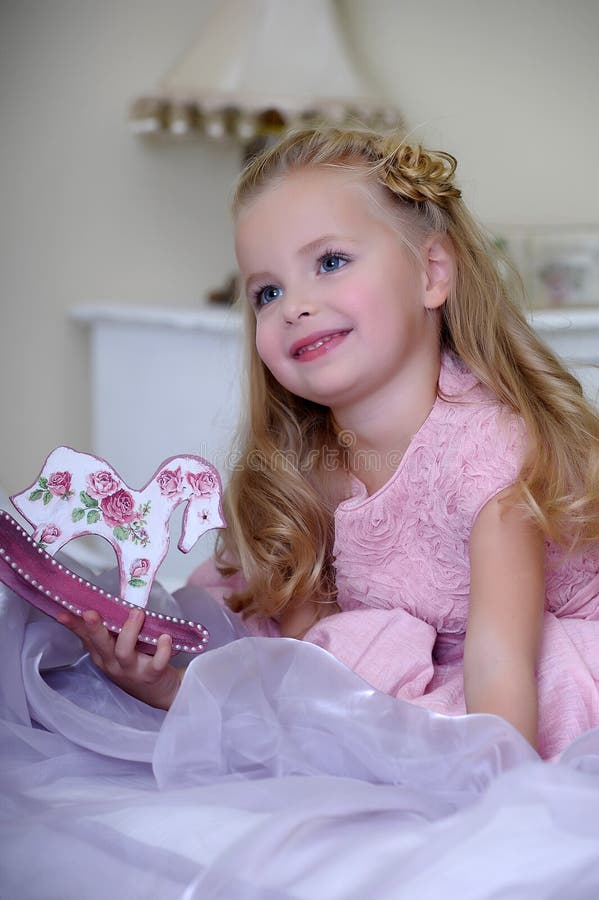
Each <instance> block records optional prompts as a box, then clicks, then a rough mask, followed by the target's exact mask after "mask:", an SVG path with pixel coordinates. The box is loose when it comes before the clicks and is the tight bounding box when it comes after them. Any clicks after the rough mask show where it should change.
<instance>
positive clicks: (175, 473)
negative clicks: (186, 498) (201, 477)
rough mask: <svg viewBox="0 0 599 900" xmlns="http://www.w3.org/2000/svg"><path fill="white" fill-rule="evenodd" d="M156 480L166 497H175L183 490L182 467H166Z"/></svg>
mask: <svg viewBox="0 0 599 900" xmlns="http://www.w3.org/2000/svg"><path fill="white" fill-rule="evenodd" d="M156 481H157V482H158V487H159V488H160V493H161V494H164V496H165V497H174V496H175V494H179V493H180V492H181V481H182V479H181V469H164V470H163V471H162V472H161V473H160V475H159V476H158V478H157V479H156Z"/></svg>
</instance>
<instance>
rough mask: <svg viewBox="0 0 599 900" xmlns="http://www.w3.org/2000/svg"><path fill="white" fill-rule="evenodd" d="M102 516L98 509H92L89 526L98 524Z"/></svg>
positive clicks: (88, 518) (89, 513)
mask: <svg viewBox="0 0 599 900" xmlns="http://www.w3.org/2000/svg"><path fill="white" fill-rule="evenodd" d="M101 518H102V516H101V515H100V511H99V510H97V509H90V511H89V512H88V514H87V524H88V525H95V524H96V522H99V521H100V519H101Z"/></svg>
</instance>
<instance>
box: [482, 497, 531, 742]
mask: <svg viewBox="0 0 599 900" xmlns="http://www.w3.org/2000/svg"><path fill="white" fill-rule="evenodd" d="M508 494H509V491H503V492H502V493H501V494H498V495H497V496H496V497H494V498H493V499H491V500H490V501H489V502H488V503H487V504H486V505H485V506H484V507H483V509H482V510H481V512H480V513H479V515H478V517H477V519H476V521H475V523H474V527H473V529H472V533H471V536H470V609H469V614H468V627H467V630H466V642H465V649H464V693H465V697H466V708H467V710H468V712H469V713H474V712H485V713H494V714H495V715H499V716H502V717H503V718H504V719H507V721H508V722H510V723H511V724H512V725H514V727H515V728H517V729H518V730H519V731H520V732H521V733H522V734H523V735H524V737H526V738H527V740H528V741H530V743H531V744H532V745H533V746H535V744H536V738H537V682H536V664H537V658H538V653H539V646H540V639H541V629H542V621H543V608H544V600H545V577H544V558H545V547H544V539H543V535H542V534H541V533H540V531H539V529H538V528H537V527H536V526H535V525H534V524H533V523H532V522H531V521H530V518H529V517H528V516H527V515H526V513H525V512H524V511H522V510H520V509H517V508H514V507H513V506H511V505H510V503H509V501H506V496H507V495H508Z"/></svg>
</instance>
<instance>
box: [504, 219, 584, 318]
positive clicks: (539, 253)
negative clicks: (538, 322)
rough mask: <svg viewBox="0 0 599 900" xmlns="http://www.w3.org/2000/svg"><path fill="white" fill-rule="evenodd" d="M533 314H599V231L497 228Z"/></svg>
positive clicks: (557, 228)
mask: <svg viewBox="0 0 599 900" xmlns="http://www.w3.org/2000/svg"><path fill="white" fill-rule="evenodd" d="M492 233H493V235H494V237H495V243H496V245H497V247H498V249H499V250H500V251H501V252H502V253H503V254H504V255H505V256H506V257H507V259H508V261H509V262H510V263H512V265H513V266H514V267H515V268H516V269H517V271H518V272H519V274H520V276H521V277H522V280H523V282H524V287H525V290H526V296H527V301H528V304H529V305H530V307H531V308H532V309H539V310H541V309H544V310H552V309H553V310H559V309H599V225H597V226H568V227H561V228H560V227H546V228H535V227H529V228H526V227H510V226H504V227H495V228H493V229H492Z"/></svg>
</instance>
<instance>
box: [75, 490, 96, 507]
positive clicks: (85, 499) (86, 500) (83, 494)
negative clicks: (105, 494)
mask: <svg viewBox="0 0 599 900" xmlns="http://www.w3.org/2000/svg"><path fill="white" fill-rule="evenodd" d="M79 496H80V498H81V502H82V503H83V505H84V506H87V508H88V509H95V508H97V507H98V506H99V504H98V501H97V500H94V498H93V497H90V495H89V494H88V493H87V491H80V493H79Z"/></svg>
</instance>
